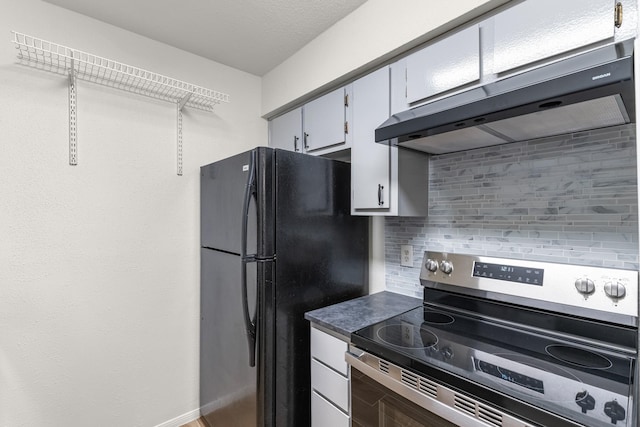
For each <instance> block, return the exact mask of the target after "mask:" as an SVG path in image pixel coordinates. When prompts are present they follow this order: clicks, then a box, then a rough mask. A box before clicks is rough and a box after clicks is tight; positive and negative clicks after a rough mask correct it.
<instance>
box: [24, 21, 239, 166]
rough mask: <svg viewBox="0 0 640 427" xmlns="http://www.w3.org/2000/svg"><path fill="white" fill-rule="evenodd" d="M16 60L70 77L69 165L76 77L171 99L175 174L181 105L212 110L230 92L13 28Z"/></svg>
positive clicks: (73, 156) (74, 158)
mask: <svg viewBox="0 0 640 427" xmlns="http://www.w3.org/2000/svg"><path fill="white" fill-rule="evenodd" d="M12 34H13V40H12V41H13V43H14V44H15V47H16V49H17V51H18V63H19V64H21V65H26V66H30V67H33V68H37V69H39V70H43V71H49V72H52V73H55V74H60V75H64V76H68V80H69V164H70V165H77V164H78V128H77V126H78V118H77V114H78V108H77V84H76V81H77V80H83V81H88V82H92V83H96V84H101V85H104V86H108V87H112V88H116V89H120V90H124V91H127V92H132V93H136V94H138V95H143V96H147V97H150V98H154V99H160V100H163V101H167V102H171V103H173V104H175V105H176V112H177V133H176V134H177V141H176V145H177V150H176V151H177V152H176V157H177V174H178V175H182V110H183V108H184V107H189V108H196V109H198V110H202V111H209V112H210V111H213V107H214V106H215V105H217V104H219V103H222V102H224V103H228V102H230V99H229V95H227V94H224V93H222V92H218V91H215V90H212V89H207V88H204V87H200V86H196V85H194V84H191V83H186V82H183V81H180V80H177V79H174V78H172V77H167V76H163V75H161V74H157V73H154V72H151V71H147V70H143V69H141V68H138V67H134V66H131V65H127V64H123V63H121V62H117V61H114V60H111V59H106V58H102V57H100V56H97V55H93V54H91V53H86V52H83V51H80V50H77V49H72V48H70V47H66V46H62V45H59V44H56V43H52V42H49V41H46V40H43V39H39V38H36V37H32V36H29V35H26V34H23V33H18V32H16V31H12Z"/></svg>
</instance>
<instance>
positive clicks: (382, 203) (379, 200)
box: [378, 184, 384, 206]
mask: <svg viewBox="0 0 640 427" xmlns="http://www.w3.org/2000/svg"><path fill="white" fill-rule="evenodd" d="M382 190H384V186H383V185H382V184H378V206H382V205H384V198H383V197H382Z"/></svg>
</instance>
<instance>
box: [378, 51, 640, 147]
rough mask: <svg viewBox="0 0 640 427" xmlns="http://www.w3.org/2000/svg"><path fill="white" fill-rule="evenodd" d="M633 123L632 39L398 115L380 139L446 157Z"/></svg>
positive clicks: (381, 130) (385, 126) (381, 131)
mask: <svg viewBox="0 0 640 427" xmlns="http://www.w3.org/2000/svg"><path fill="white" fill-rule="evenodd" d="M631 122H635V99H634V81H633V42H632V41H626V42H623V43H619V44H615V45H610V46H606V47H603V48H600V49H596V50H593V51H591V52H587V53H584V54H581V55H577V56H573V57H571V58H567V59H564V60H562V61H558V62H555V63H553V64H549V65H546V66H543V67H540V68H536V69H534V70H531V71H527V72H524V73H522V74H518V75H515V76H512V77H508V78H505V79H502V80H498V81H494V82H491V83H488V84H486V85H484V86H480V87H476V88H474V89H470V90H468V91H466V92H462V93H459V94H456V95H452V96H450V97H447V98H443V99H440V100H437V101H433V102H431V103H428V104H425V105H422V106H419V107H415V108H412V109H410V110H406V111H403V112H401V113H398V114H395V115H393V116H391V117H390V118H389V119H388V120H387V121H385V122H384V123H383V124H382V125H381V126H380V127H378V128H377V129H376V131H375V139H376V141H377V142H384V143H386V141H387V140H390V141H391V143H392V144H393V145H398V146H400V147H406V148H411V149H414V150H419V151H424V152H427V153H433V154H441V153H450V152H454V151H462V150H470V149H474V148H480V147H486V146H490V145H498V144H504V143H508V142H516V141H525V140H530V139H536V138H542V137H547V136H553V135H561V134H566V133H571V132H578V131H584V130H589V129H598V128H602V127H608V126H615V125H620V124H624V123H631Z"/></svg>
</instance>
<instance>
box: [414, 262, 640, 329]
mask: <svg viewBox="0 0 640 427" xmlns="http://www.w3.org/2000/svg"><path fill="white" fill-rule="evenodd" d="M420 282H421V283H422V285H423V286H426V287H435V288H439V287H442V285H445V286H449V287H451V286H453V287H455V288H454V289H455V290H456V292H462V293H466V294H469V295H476V296H482V297H485V298H489V299H496V300H502V301H506V302H512V303H514V304H521V305H526V306H531V307H539V308H545V309H549V308H551V309H555V310H557V311H562V312H564V311H566V312H568V313H570V314H575V315H580V316H585V317H589V318H593V319H598V320H603V321H608V322H614V323H619V324H624V325H627V326H634V327H637V326H638V324H637V322H638V272H637V271H635V270H621V269H612V268H603V267H592V266H580V265H572V264H559V263H548V262H538V261H527V260H521V259H508V258H494V257H487V256H477V255H464V254H450V253H445V252H430V251H427V252H425V253H424V258H423V262H422V269H421V272H420Z"/></svg>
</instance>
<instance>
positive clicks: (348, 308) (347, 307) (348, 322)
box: [304, 291, 422, 340]
mask: <svg viewBox="0 0 640 427" xmlns="http://www.w3.org/2000/svg"><path fill="white" fill-rule="evenodd" d="M421 305H422V299H420V298H413V297H408V296H406V295H400V294H396V293H393V292H388V291H383V292H379V293H377V294H371V295H365V296H363V297H360V298H355V299H352V300H349V301H345V302H341V303H338V304H334V305H330V306H328V307H323V308H319V309H317V310H313V311H308V312H306V313H305V315H304V318H305V319H307V320H308V321H310V322H311V323H312V324H315V325H319V326H322V327H324V328H326V329H329V330H330V331H334V332H337V333H338V334H340V335H342V336H344V337H345V338H346V339H347V340H348V339H350V337H351V332H355V331H357V330H358V329H362V328H364V327H365V326H369V325H372V324H374V323H377V322H380V321H382V320H385V319H388V318H390V317H393V316H395V315H398V314H400V313H404V312H405V311H408V310H411V309H413V308H416V307H419V306H421Z"/></svg>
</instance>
